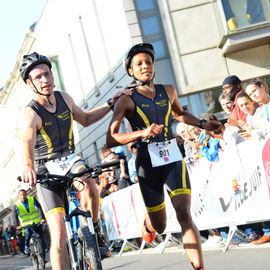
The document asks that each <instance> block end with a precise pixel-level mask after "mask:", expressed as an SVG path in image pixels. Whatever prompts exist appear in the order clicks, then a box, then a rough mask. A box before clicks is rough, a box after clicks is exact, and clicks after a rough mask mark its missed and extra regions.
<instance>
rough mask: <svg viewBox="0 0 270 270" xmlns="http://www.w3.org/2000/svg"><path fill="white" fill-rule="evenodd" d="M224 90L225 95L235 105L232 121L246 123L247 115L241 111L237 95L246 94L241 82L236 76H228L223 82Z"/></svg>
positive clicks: (231, 113) (231, 115) (231, 116)
mask: <svg viewBox="0 0 270 270" xmlns="http://www.w3.org/2000/svg"><path fill="white" fill-rule="evenodd" d="M222 89H223V93H224V94H225V95H227V96H228V97H229V98H230V99H231V100H232V101H233V104H234V107H233V108H232V110H231V111H230V119H234V120H237V121H238V120H241V121H243V122H246V114H245V113H243V112H242V111H241V110H240V108H239V107H238V104H237V102H236V98H237V95H239V94H240V93H241V92H244V90H243V89H242V86H241V80H240V79H239V78H238V77H237V76H236V75H231V76H228V77H226V78H225V79H224V81H223V82H222Z"/></svg>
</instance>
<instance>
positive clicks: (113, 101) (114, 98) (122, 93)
mask: <svg viewBox="0 0 270 270" xmlns="http://www.w3.org/2000/svg"><path fill="white" fill-rule="evenodd" d="M122 95H126V96H131V95H132V89H130V88H128V89H125V90H120V91H118V92H117V93H116V94H115V95H114V96H113V97H112V98H111V103H112V104H113V105H114V104H115V103H116V101H117V100H118V98H119V97H121V96H122Z"/></svg>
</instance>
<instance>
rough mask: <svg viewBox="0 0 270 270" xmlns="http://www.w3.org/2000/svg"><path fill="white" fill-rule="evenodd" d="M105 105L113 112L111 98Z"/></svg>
mask: <svg viewBox="0 0 270 270" xmlns="http://www.w3.org/2000/svg"><path fill="white" fill-rule="evenodd" d="M107 104H108V106H109V107H110V109H111V110H112V111H113V109H114V105H113V104H112V103H111V98H109V99H108V100H107Z"/></svg>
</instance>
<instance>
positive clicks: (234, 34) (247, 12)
mask: <svg viewBox="0 0 270 270" xmlns="http://www.w3.org/2000/svg"><path fill="white" fill-rule="evenodd" d="M217 3H218V4H219V7H220V9H219V13H218V14H217V17H219V16H220V15H221V20H222V21H223V22H224V28H223V33H224V34H223V36H222V37H221V41H220V43H219V46H218V47H219V48H221V49H222V54H223V55H227V54H229V53H232V52H236V51H241V50H246V49H250V48H253V47H258V46H264V45H266V44H269V31H270V0H237V1H236V0H217ZM224 30H225V32H224ZM221 32H222V31H221Z"/></svg>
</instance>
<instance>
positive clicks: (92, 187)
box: [83, 179, 98, 198]
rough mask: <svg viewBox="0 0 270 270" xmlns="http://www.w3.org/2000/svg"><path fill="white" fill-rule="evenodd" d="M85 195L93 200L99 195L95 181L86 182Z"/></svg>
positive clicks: (88, 180)
mask: <svg viewBox="0 0 270 270" xmlns="http://www.w3.org/2000/svg"><path fill="white" fill-rule="evenodd" d="M83 193H84V194H87V195H89V196H90V197H91V198H94V197H95V196H96V195H97V194H98V193H97V187H96V184H95V183H94V180H93V179H87V180H85V181H84V189H83Z"/></svg>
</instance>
